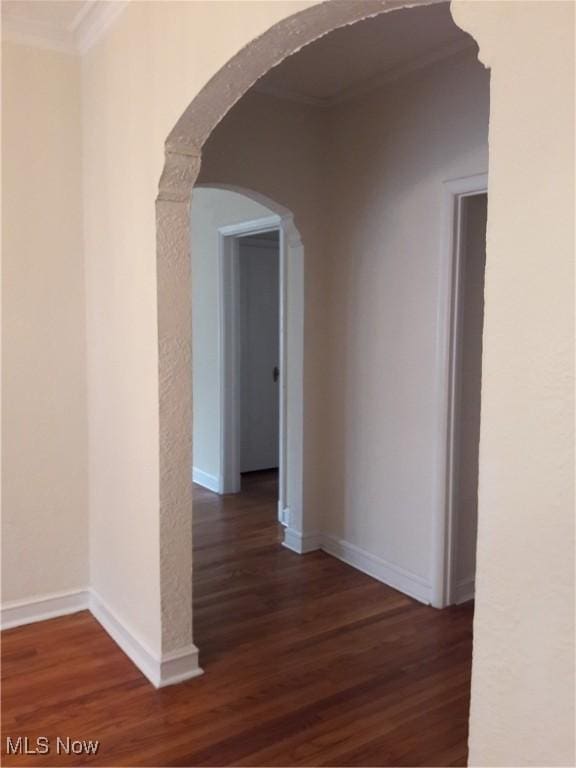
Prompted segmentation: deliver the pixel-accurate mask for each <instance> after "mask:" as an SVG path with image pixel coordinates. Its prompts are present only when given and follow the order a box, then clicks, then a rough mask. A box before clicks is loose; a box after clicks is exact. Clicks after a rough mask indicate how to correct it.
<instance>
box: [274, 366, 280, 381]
mask: <svg viewBox="0 0 576 768" xmlns="http://www.w3.org/2000/svg"><path fill="white" fill-rule="evenodd" d="M279 378H280V369H279V368H278V366H277V365H275V366H274V368H273V369H272V381H274V382H276V381H278V379H279Z"/></svg>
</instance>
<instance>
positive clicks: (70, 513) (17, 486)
mask: <svg viewBox="0 0 576 768" xmlns="http://www.w3.org/2000/svg"><path fill="white" fill-rule="evenodd" d="M80 140H81V124H80V62H79V61H78V59H76V58H74V57H72V56H68V55H65V54H62V53H55V52H51V51H45V50H38V49H33V48H27V47H24V46H20V45H12V44H10V43H3V45H2V192H3V194H2V217H3V227H2V248H3V286H2V304H3V306H2V334H3V336H2V343H3V381H2V385H3V392H2V395H3V403H2V405H3V423H2V454H3V455H2V475H3V483H2V497H3V498H2V501H3V515H2V600H3V602H5V601H11V600H26V599H29V598H34V597H39V596H44V595H47V594H50V593H54V592H61V591H68V590H74V589H78V588H84V587H85V586H86V585H87V582H88V505H87V492H88V488H87V427H86V356H85V323H84V310H85V304H84V268H83V262H82V193H81V176H80V173H81V148H80Z"/></svg>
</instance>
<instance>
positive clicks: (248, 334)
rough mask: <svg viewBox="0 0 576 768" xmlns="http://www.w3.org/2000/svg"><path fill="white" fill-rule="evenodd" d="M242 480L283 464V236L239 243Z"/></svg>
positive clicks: (267, 235)
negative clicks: (281, 389) (281, 361)
mask: <svg viewBox="0 0 576 768" xmlns="http://www.w3.org/2000/svg"><path fill="white" fill-rule="evenodd" d="M238 291H239V297H238V303H239V320H240V323H239V368H240V375H239V379H240V381H239V385H240V398H239V400H240V418H239V427H240V429H239V432H240V448H239V450H240V461H239V463H240V474H241V475H243V474H245V473H248V472H258V471H263V470H277V469H278V466H279V463H280V237H279V231H278V230H277V229H276V230H271V231H269V232H260V233H257V234H254V235H247V236H244V237H240V238H239V239H238Z"/></svg>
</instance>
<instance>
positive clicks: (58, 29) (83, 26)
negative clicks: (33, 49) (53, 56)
mask: <svg viewBox="0 0 576 768" xmlns="http://www.w3.org/2000/svg"><path fill="white" fill-rule="evenodd" d="M125 5H126V0H2V37H3V38H4V39H6V40H13V41H14V42H18V43H23V44H28V45H36V46H40V47H42V48H50V49H52V50H58V51H64V52H66V53H82V52H83V51H84V50H86V49H87V48H89V47H90V45H92V43H93V42H95V40H96V39H97V38H98V37H99V36H100V34H101V33H102V32H103V31H104V30H105V29H106V28H107V27H108V25H109V24H111V23H112V21H113V20H114V19H115V18H116V16H118V14H119V13H120V12H121V11H122V10H123V9H124V7H125Z"/></svg>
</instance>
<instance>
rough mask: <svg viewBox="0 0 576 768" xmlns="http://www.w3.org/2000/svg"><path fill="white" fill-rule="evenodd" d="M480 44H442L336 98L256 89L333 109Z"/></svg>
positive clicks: (257, 86)
mask: <svg viewBox="0 0 576 768" xmlns="http://www.w3.org/2000/svg"><path fill="white" fill-rule="evenodd" d="M475 46H476V44H475V43H474V41H473V40H472V38H469V37H468V36H466V37H465V38H463V39H458V40H455V41H452V42H449V43H443V44H442V45H440V46H438V47H436V48H434V49H433V50H431V51H427V52H426V53H424V54H422V55H421V56H418V57H416V58H414V59H411V60H409V61H404V62H401V63H400V64H397V65H395V66H393V67H389V68H388V69H386V70H384V71H383V72H378V73H377V74H376V75H374V76H373V77H369V78H368V79H366V80H362V81H361V82H359V83H354V84H353V85H351V86H349V87H348V88H344V89H343V90H342V91H340V92H339V93H337V94H335V95H334V96H329V97H327V98H318V97H315V96H306V95H304V94H301V93H297V92H294V91H290V90H287V89H284V88H279V87H275V86H270V85H266V84H265V83H262V84H261V85H260V84H259V83H256V84H255V85H254V88H253V89H254V90H255V91H257V92H258V93H262V94H265V95H266V96H272V97H274V98H276V99H284V100H286V101H293V102H296V103H298V104H308V105H309V106H314V107H320V108H321V109H329V108H330V107H335V106H338V105H339V104H344V103H346V102H348V101H353V100H355V99H359V98H361V97H362V96H366V95H367V94H369V93H371V92H372V91H376V90H378V89H379V88H382V87H384V86H385V85H388V84H389V83H392V82H395V81H396V80H401V79H402V78H404V77H407V76H408V75H410V74H412V73H413V72H417V71H418V70H420V69H424V68H425V67H429V66H431V65H432V64H435V63H436V62H439V61H442V60H444V59H449V58H451V57H452V56H457V55H459V54H460V53H463V52H464V51H468V50H472V49H473V48H475Z"/></svg>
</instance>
